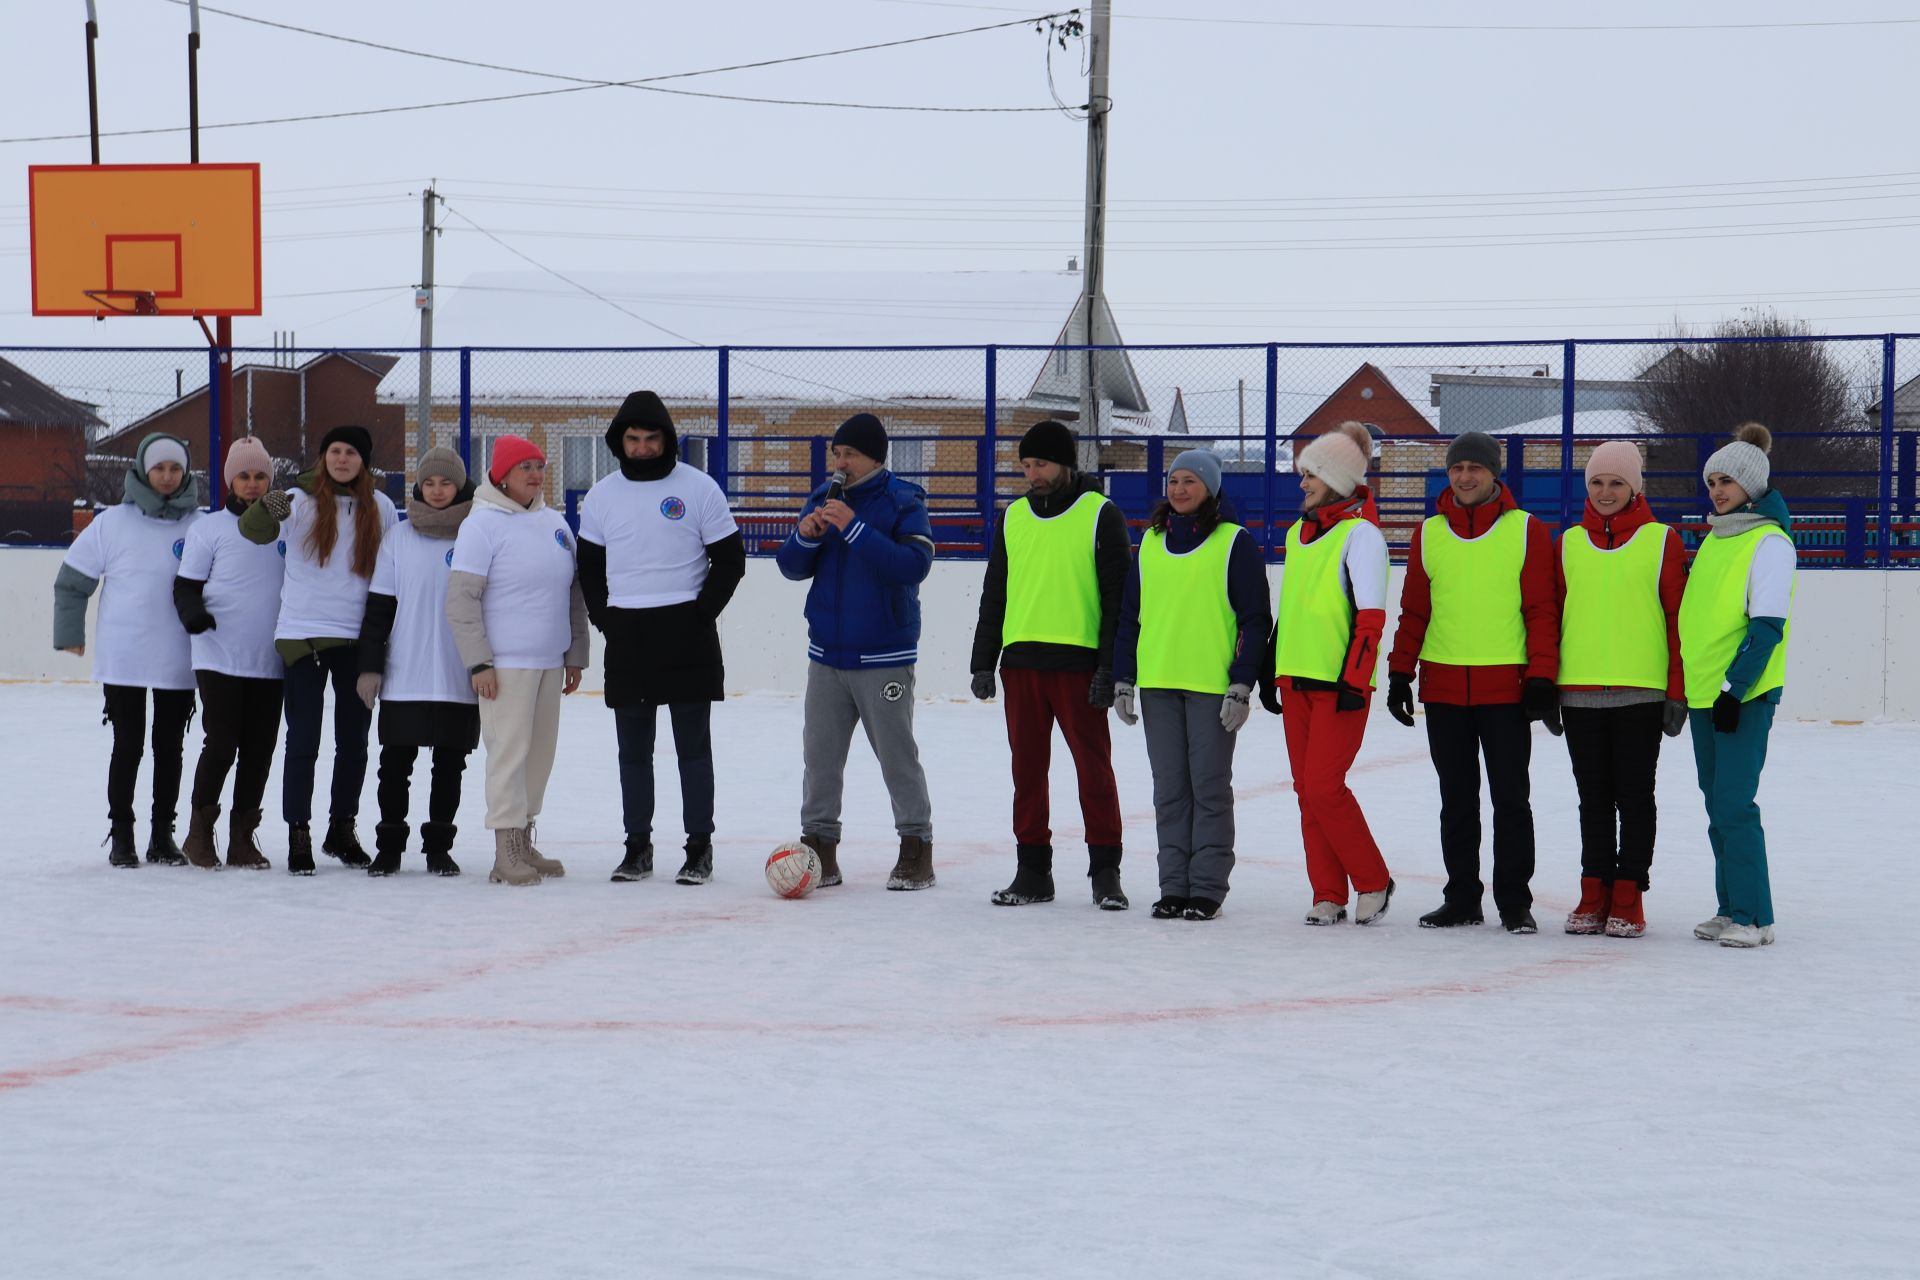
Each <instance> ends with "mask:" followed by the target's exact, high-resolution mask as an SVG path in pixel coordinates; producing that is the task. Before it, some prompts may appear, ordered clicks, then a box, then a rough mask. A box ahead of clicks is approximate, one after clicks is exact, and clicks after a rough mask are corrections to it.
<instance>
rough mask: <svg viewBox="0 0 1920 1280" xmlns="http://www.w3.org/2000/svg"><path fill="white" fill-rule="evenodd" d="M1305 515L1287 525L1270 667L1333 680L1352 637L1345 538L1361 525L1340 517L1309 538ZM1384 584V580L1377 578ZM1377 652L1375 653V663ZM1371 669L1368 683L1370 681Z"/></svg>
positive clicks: (1276, 672)
mask: <svg viewBox="0 0 1920 1280" xmlns="http://www.w3.org/2000/svg"><path fill="white" fill-rule="evenodd" d="M1305 523H1306V522H1305V521H1304V520H1296V521H1295V522H1294V524H1293V527H1292V528H1291V529H1288V530H1287V567H1286V570H1285V572H1284V573H1282V574H1281V577H1280V607H1279V609H1278V610H1277V611H1276V613H1275V615H1274V627H1275V629H1276V630H1277V631H1278V633H1279V636H1278V640H1279V643H1278V644H1277V645H1276V646H1275V653H1274V662H1273V673H1274V675H1276V676H1301V677H1303V678H1305V679H1308V680H1338V679H1339V678H1340V669H1341V668H1342V667H1344V666H1345V665H1346V661H1347V646H1348V645H1349V644H1351V643H1352V641H1353V612H1354V611H1353V600H1352V598H1351V597H1350V596H1349V595H1348V594H1347V589H1346V588H1345V587H1344V586H1342V585H1341V581H1340V568H1341V565H1342V564H1343V563H1344V562H1345V560H1346V555H1347V540H1348V539H1349V538H1351V537H1352V536H1353V535H1354V532H1355V530H1356V529H1357V528H1358V526H1359V525H1360V523H1361V522H1360V521H1358V520H1342V521H1341V522H1340V523H1339V524H1336V525H1335V526H1333V528H1332V529H1330V530H1328V531H1326V532H1325V533H1322V534H1321V535H1320V536H1319V537H1318V538H1315V539H1314V540H1313V541H1312V542H1304V541H1302V540H1301V537H1300V526H1301V525H1302V524H1305ZM1382 585H1383V587H1384V584H1382ZM1378 657H1379V655H1378V654H1376V655H1375V660H1376V665H1378ZM1373 683H1374V680H1373V673H1372V672H1371V671H1369V672H1368V673H1367V684H1368V687H1369V688H1371V687H1372V686H1373Z"/></svg>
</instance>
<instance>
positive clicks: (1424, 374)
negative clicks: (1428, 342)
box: [1375, 364, 1551, 427]
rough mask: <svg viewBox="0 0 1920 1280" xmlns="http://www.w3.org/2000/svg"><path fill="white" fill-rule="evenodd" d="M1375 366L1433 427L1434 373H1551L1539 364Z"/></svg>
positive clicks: (1436, 409) (1436, 415) (1435, 420)
mask: <svg viewBox="0 0 1920 1280" xmlns="http://www.w3.org/2000/svg"><path fill="white" fill-rule="evenodd" d="M1375 367H1376V368H1378V369H1379V370H1380V372H1381V373H1382V374H1384V375H1385V376H1386V379H1387V381H1388V382H1391V383H1392V384H1393V389H1394V390H1395V391H1398V392H1399V393H1400V395H1401V396H1402V397H1403V398H1404V399H1405V400H1406V402H1407V403H1408V404H1410V405H1412V406H1413V407H1414V408H1415V409H1418V410H1419V411H1420V414H1421V416H1422V417H1424V418H1426V420H1427V421H1428V422H1430V423H1432V424H1433V425H1434V426H1436V427H1438V426H1439V425H1440V410H1439V407H1438V406H1437V405H1435V404H1434V403H1433V379H1434V375H1435V374H1455V375H1473V376H1478V377H1500V378H1533V377H1544V376H1547V375H1549V374H1550V373H1551V371H1550V370H1549V369H1548V368H1547V366H1545V365H1543V364H1384V365H1376V366H1375Z"/></svg>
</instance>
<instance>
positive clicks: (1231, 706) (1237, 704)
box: [1220, 684, 1253, 733]
mask: <svg viewBox="0 0 1920 1280" xmlns="http://www.w3.org/2000/svg"><path fill="white" fill-rule="evenodd" d="M1252 697H1253V686H1252V685H1250V684H1235V685H1229V686H1227V693H1226V696H1225V697H1223V698H1221V699H1220V727H1221V728H1222V729H1225V730H1226V731H1227V732H1228V733H1238V732H1240V726H1241V725H1243V724H1245V723H1246V722H1247V717H1248V716H1250V715H1252V714H1253V707H1252V705H1251V701H1250V700H1251V699H1252Z"/></svg>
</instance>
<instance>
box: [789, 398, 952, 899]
mask: <svg viewBox="0 0 1920 1280" xmlns="http://www.w3.org/2000/svg"><path fill="white" fill-rule="evenodd" d="M886 459H887V429H886V427H885V426H883V425H882V424H881V422H880V419H878V418H876V417H874V416H873V415H872V414H870V413H856V414H854V415H853V416H852V417H851V418H848V419H847V420H846V421H845V422H843V423H841V424H840V429H839V430H838V431H836V432H834V434H833V466H834V478H833V480H832V481H831V482H829V483H828V484H826V485H823V486H822V487H821V488H819V489H817V490H815V491H814V493H813V495H812V496H811V497H809V498H808V499H807V503H806V505H805V506H804V507H802V508H801V509H800V522H799V524H798V526H797V527H796V528H795V529H794V531H793V534H792V536H790V537H789V538H788V539H787V541H786V543H785V544H784V545H783V546H782V547H781V548H780V552H779V555H778V556H777V557H775V559H776V562H777V563H778V564H779V566H780V572H781V573H783V574H785V575H786V576H787V577H789V578H791V579H793V580H794V581H796V582H798V581H801V580H804V579H807V578H811V579H812V580H813V585H812V586H811V587H809V588H808V589H807V656H808V657H809V658H811V659H812V661H811V662H809V663H808V664H807V701H806V728H805V730H804V731H803V746H802V755H803V759H804V767H805V775H804V779H803V781H802V783H801V793H802V794H801V800H800V838H801V840H802V841H804V842H805V843H806V844H808V845H810V846H811V847H812V848H813V850H814V851H815V852H816V853H818V854H819V855H820V869H821V873H822V874H821V877H820V885H821V887H822V888H825V887H826V886H828V885H836V884H839V883H840V861H839V853H840V797H841V792H842V790H843V788H844V784H845V780H846V779H845V774H846V767H847V748H848V747H849V746H850V745H851V744H852V742H853V730H854V727H855V726H856V725H864V726H865V728H866V732H867V742H868V744H869V745H870V746H872V748H873V754H874V755H875V757H876V758H878V760H879V762H880V775H881V777H882V778H884V779H885V780H886V784H887V794H888V795H889V796H890V797H891V798H892V800H893V825H894V828H895V829H896V830H897V831H898V832H899V835H900V858H899V861H897V862H896V863H895V864H894V867H893V871H892V873H891V874H890V875H889V876H888V877H887V888H889V889H927V888H931V887H932V886H933V804H932V801H930V800H929V799H928V797H927V775H926V773H925V772H924V771H923V770H922V769H921V768H920V748H919V747H918V746H917V745H916V744H915V743H914V740H913V672H914V663H915V662H916V661H917V660H918V658H919V644H920V584H921V582H923V581H925V579H926V576H927V571H928V570H929V569H931V568H932V566H933V526H932V525H931V524H930V523H929V521H928V519H927V503H926V497H927V495H926V491H925V490H923V489H921V488H920V486H918V485H916V484H909V483H908V482H907V481H905V480H902V479H901V478H900V477H898V476H896V475H894V474H893V473H892V472H891V471H888V470H887V469H886V466H885V463H886Z"/></svg>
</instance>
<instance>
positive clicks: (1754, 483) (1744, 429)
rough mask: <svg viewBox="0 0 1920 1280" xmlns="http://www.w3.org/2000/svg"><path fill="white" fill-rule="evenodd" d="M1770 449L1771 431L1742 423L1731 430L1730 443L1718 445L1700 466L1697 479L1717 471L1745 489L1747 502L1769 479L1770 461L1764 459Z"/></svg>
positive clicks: (1762, 488) (1709, 475) (1752, 424)
mask: <svg viewBox="0 0 1920 1280" xmlns="http://www.w3.org/2000/svg"><path fill="white" fill-rule="evenodd" d="M1772 449H1773V432H1771V431H1769V430H1767V429H1766V428H1765V427H1763V426H1761V425H1760V424H1759V423H1757V422H1747V423H1742V424H1741V425H1740V426H1739V427H1737V428H1735V429H1734V433H1733V442H1732V443H1731V444H1724V445H1721V446H1720V448H1719V449H1718V450H1716V451H1715V453H1714V455H1713V456H1712V457H1710V458H1708V459H1707V465H1706V466H1704V467H1702V468H1700V478H1701V479H1702V480H1706V479H1708V478H1710V477H1711V476H1712V475H1713V474H1714V473H1715V472H1719V473H1720V474H1721V475H1723V476H1725V477H1726V478H1727V479H1729V480H1731V481H1733V482H1734V483H1735V484H1737V485H1739V486H1740V487H1741V489H1743V490H1745V491H1746V495H1747V501H1748V502H1752V501H1753V500H1754V499H1755V498H1758V497H1759V496H1760V495H1761V494H1763V493H1765V492H1766V491H1767V488H1768V486H1769V485H1770V484H1771V483H1772V481H1773V464H1772V463H1771V462H1770V461H1769V460H1768V459H1767V454H1768V453H1769V452H1770V451H1771V450H1772Z"/></svg>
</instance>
